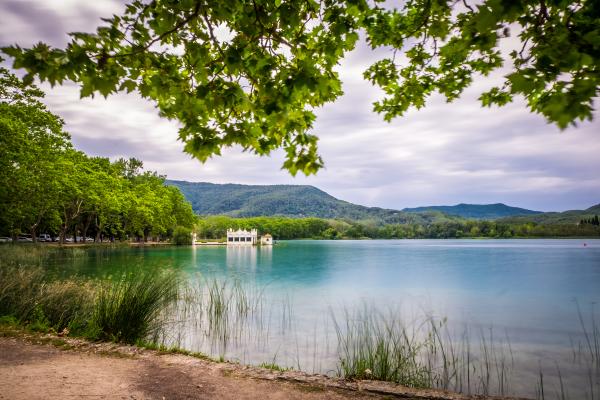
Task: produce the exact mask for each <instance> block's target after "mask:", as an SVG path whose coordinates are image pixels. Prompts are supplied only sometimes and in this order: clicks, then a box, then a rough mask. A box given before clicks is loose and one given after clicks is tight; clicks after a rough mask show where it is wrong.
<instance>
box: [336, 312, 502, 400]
mask: <svg viewBox="0 0 600 400" xmlns="http://www.w3.org/2000/svg"><path fill="white" fill-rule="evenodd" d="M332 318H333V321H334V327H335V330H336V333H337V337H338V355H339V364H338V374H339V375H341V376H343V377H346V378H353V379H376V380H383V381H391V382H396V383H400V384H402V385H405V386H410V387H417V388H432V387H433V388H441V389H447V390H454V391H460V392H465V393H478V394H484V395H489V394H492V393H497V394H500V395H505V394H507V393H506V392H507V389H508V388H509V387H510V386H509V384H510V375H511V372H512V363H511V361H510V360H511V356H510V346H509V345H508V344H507V343H501V342H498V341H497V340H496V339H494V338H493V336H492V333H491V331H490V336H489V337H487V338H486V336H485V335H483V333H482V335H481V339H480V349H479V352H478V353H475V352H474V351H472V348H471V343H470V339H469V335H468V332H467V333H465V334H464V335H463V337H462V339H461V340H456V339H455V338H454V335H452V334H451V332H450V330H449V329H448V326H447V323H446V320H445V319H435V318H433V317H426V318H424V319H423V320H421V321H417V322H414V323H412V324H407V323H406V322H405V321H404V320H403V319H402V318H400V317H399V316H398V314H395V313H393V312H390V313H388V314H383V313H381V312H379V311H378V310H377V309H375V308H374V307H369V306H367V305H364V306H362V307H360V308H359V309H357V310H355V311H353V312H350V311H348V310H347V309H344V310H343V313H342V317H341V318H339V317H337V316H336V315H334V313H333V312H332ZM507 348H508V350H507Z"/></svg>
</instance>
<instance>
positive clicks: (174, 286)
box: [91, 273, 178, 343]
mask: <svg viewBox="0 0 600 400" xmlns="http://www.w3.org/2000/svg"><path fill="white" fill-rule="evenodd" d="M177 293H178V280H177V278H176V276H175V275H174V274H172V273H137V274H135V275H126V276H124V277H122V278H121V279H119V280H116V281H105V282H102V283H101V284H100V285H99V287H98V290H97V295H96V302H95V307H94V312H93V314H92V319H91V320H92V323H93V326H94V328H96V329H97V330H98V332H99V334H98V336H99V338H101V339H109V340H115V341H123V342H126V343H135V342H136V340H138V339H141V338H145V337H147V336H148V335H150V334H152V333H154V332H155V331H156V330H157V329H160V327H161V323H160V322H161V321H160V320H161V318H160V317H161V316H162V315H163V311H164V310H165V309H167V308H168V306H169V305H170V304H171V303H173V302H174V301H175V300H176V299H177Z"/></svg>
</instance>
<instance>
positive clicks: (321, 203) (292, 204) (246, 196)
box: [166, 180, 600, 223]
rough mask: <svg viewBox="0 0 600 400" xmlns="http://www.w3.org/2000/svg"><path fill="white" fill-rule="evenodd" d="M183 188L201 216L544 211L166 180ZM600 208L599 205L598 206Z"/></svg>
mask: <svg viewBox="0 0 600 400" xmlns="http://www.w3.org/2000/svg"><path fill="white" fill-rule="evenodd" d="M166 184H168V185H172V186H176V187H178V188H179V189H180V190H181V192H182V193H183V194H184V195H185V197H186V198H187V199H188V201H189V202H190V203H191V204H192V208H193V209H194V211H195V212H196V213H197V214H200V215H229V216H232V217H255V216H287V217H298V218H299V217H317V218H331V219H350V220H357V221H359V220H361V221H365V220H371V221H375V222H380V223H431V222H444V221H452V220H456V219H460V218H473V219H500V218H507V217H517V216H523V215H526V216H534V215H543V214H545V213H542V212H541V211H534V210H528V209H525V208H519V207H511V206H508V205H506V204H503V203H494V204H467V203H460V204H457V205H455V206H429V207H414V208H404V209H402V210H395V209H389V208H381V207H367V206H363V205H359V204H353V203H350V202H348V201H345V200H341V199H337V198H335V197H334V196H332V195H330V194H329V193H327V192H325V191H323V190H321V189H319V188H317V187H315V186H312V185H243V184H238V183H226V184H218V183H210V182H188V181H182V180H167V181H166ZM595 207H599V208H600V204H599V205H597V206H595Z"/></svg>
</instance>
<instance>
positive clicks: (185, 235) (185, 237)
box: [173, 226, 192, 246]
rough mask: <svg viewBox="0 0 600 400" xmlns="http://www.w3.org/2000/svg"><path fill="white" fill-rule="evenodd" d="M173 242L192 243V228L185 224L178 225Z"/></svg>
mask: <svg viewBox="0 0 600 400" xmlns="http://www.w3.org/2000/svg"><path fill="white" fill-rule="evenodd" d="M173 243H175V244H176V245H178V246H182V245H190V244H192V230H191V229H189V228H186V227H184V226H178V227H176V228H175V230H174V231H173Z"/></svg>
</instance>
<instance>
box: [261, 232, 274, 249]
mask: <svg viewBox="0 0 600 400" xmlns="http://www.w3.org/2000/svg"><path fill="white" fill-rule="evenodd" d="M260 244H262V245H263V246H270V245H272V244H273V236H271V235H269V234H268V233H267V234H265V235H262V236H261V237H260Z"/></svg>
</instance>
